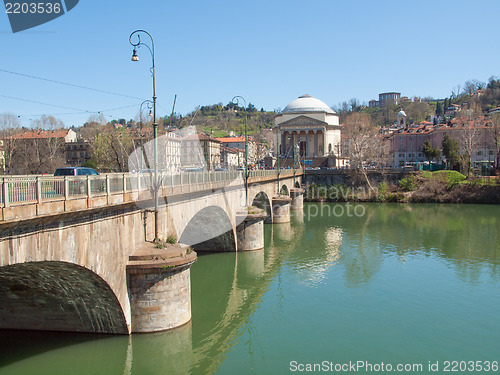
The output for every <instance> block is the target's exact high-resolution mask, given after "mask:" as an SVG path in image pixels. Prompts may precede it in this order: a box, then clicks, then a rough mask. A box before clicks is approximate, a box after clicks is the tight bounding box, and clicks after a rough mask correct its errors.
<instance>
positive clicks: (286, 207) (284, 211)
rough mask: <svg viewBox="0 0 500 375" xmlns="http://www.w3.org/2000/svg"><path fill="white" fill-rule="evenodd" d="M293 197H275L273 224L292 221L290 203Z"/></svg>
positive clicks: (273, 202) (273, 200)
mask: <svg viewBox="0 0 500 375" xmlns="http://www.w3.org/2000/svg"><path fill="white" fill-rule="evenodd" d="M291 202H292V198H290V197H288V196H286V195H278V196H276V197H273V199H272V205H273V224H281V223H289V222H290V203H291Z"/></svg>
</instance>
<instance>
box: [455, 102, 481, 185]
mask: <svg viewBox="0 0 500 375" xmlns="http://www.w3.org/2000/svg"><path fill="white" fill-rule="evenodd" d="M456 118H457V124H458V127H459V129H458V130H459V133H458V144H459V146H460V149H461V151H462V153H463V159H464V160H465V162H466V165H465V166H463V167H464V169H465V168H467V177H469V176H470V171H471V167H472V153H473V152H474V150H475V149H476V147H477V145H478V143H479V127H480V126H481V123H482V112H481V107H480V106H479V105H478V104H476V103H472V104H471V105H470V106H469V108H467V109H466V110H463V111H460V113H459V115H458V116H457V117H456Z"/></svg>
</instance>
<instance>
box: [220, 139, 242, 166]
mask: <svg viewBox="0 0 500 375" xmlns="http://www.w3.org/2000/svg"><path fill="white" fill-rule="evenodd" d="M244 163H245V150H242V149H240V148H235V147H228V146H224V145H223V144H221V148H220V165H221V167H222V168H226V169H236V168H238V167H242V166H243V165H244Z"/></svg>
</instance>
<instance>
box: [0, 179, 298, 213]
mask: <svg viewBox="0 0 500 375" xmlns="http://www.w3.org/2000/svg"><path fill="white" fill-rule="evenodd" d="M242 173H243V174H244V173H245V171H203V172H181V173H175V174H172V173H170V174H166V173H161V174H160V176H159V181H160V183H161V187H160V189H161V191H162V193H163V196H176V195H182V194H188V193H194V192H203V191H209V190H214V189H222V188H225V187H227V186H228V185H229V184H230V183H231V182H232V181H237V180H238V179H239V180H240V181H243V180H242V179H243V178H244V177H242ZM302 174H303V172H302V170H293V169H283V170H280V171H279V175H280V176H279V177H280V178H282V177H283V178H285V177H290V176H299V175H302ZM277 178H278V171H277V170H255V171H248V182H249V183H251V184H253V183H263V182H268V181H273V180H275V179H277ZM153 186H154V184H153V174H152V173H140V174H139V173H110V174H103V175H97V176H6V177H0V187H1V194H0V208H1V214H0V223H1V222H6V221H12V220H23V219H29V218H33V217H37V216H45V215H52V214H60V213H64V212H74V211H79V210H86V209H95V208H99V207H105V206H111V205H117V204H125V203H132V202H138V201H141V200H145V199H149V198H150V197H151V196H152V192H153V190H154V188H153ZM160 195H161V194H160Z"/></svg>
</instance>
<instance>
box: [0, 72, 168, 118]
mask: <svg viewBox="0 0 500 375" xmlns="http://www.w3.org/2000/svg"><path fill="white" fill-rule="evenodd" d="M0 72H3V73H8V74H13V75H17V76H21V77H26V78H32V79H37V80H41V81H46V82H51V83H56V84H60V85H65V86H69V87H75V88H79V89H84V90H90V91H95V92H101V93H104V94H109V95H115V96H121V97H125V98H130V99H138V100H143V99H144V98H140V97H137V96H130V95H125V94H119V93H116V92H112V91H107V90H100V89H95V88H92V87H87V86H82V85H76V84H72V83H67V82H62V81H57V80H53V79H48V78H43V77H38V76H35V75H31V74H25V73H19V72H14V71H11V70H7V69H2V68H0ZM0 97H3V98H8V99H14V100H20V101H25V102H28V103H34V104H41V105H46V106H50V107H56V108H63V109H70V110H73V111H79V112H77V113H60V114H55V116H62V115H77V114H86V113H93V114H104V112H109V111H115V110H118V109H125V108H131V107H135V106H136V105H137V104H133V105H129V106H123V107H117V108H112V109H107V110H101V111H91V110H86V109H85V110H84V109H79V108H72V107H66V106H61V105H57V104H50V103H44V102H40V101H36V100H31V99H25V98H18V97H14V96H8V95H1V94H0ZM158 106H159V107H160V108H162V109H163V110H165V111H166V109H165V108H163V106H161V105H160V104H159V103H158ZM21 116H22V117H33V116H41V115H20V116H18V117H21ZM107 116H109V117H116V116H113V115H107Z"/></svg>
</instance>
